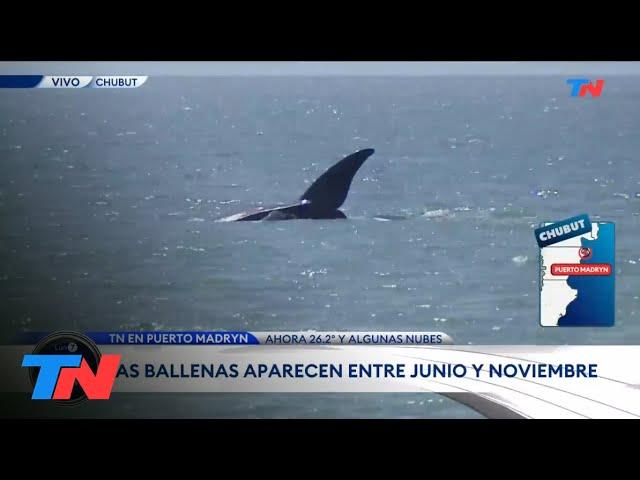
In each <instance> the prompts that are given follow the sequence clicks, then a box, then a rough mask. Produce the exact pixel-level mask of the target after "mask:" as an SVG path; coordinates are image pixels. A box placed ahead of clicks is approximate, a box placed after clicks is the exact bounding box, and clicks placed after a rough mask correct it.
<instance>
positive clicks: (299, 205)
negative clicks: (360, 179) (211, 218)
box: [221, 148, 374, 222]
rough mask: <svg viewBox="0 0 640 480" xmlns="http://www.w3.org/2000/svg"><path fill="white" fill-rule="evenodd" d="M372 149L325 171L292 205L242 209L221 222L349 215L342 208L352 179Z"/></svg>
mask: <svg viewBox="0 0 640 480" xmlns="http://www.w3.org/2000/svg"><path fill="white" fill-rule="evenodd" d="M373 152H374V150H373V149H372V148H367V149H365V150H360V151H358V152H355V153H352V154H351V155H349V156H347V157H345V158H343V159H342V160H340V161H339V162H338V163H336V164H335V165H334V166H332V167H331V168H329V170H327V171H326V172H324V173H323V174H322V175H321V176H320V177H319V178H318V179H317V180H316V181H315V182H313V184H312V185H311V186H310V187H309V188H308V189H307V191H306V192H304V193H303V194H302V196H301V197H300V199H299V200H298V201H297V202H296V203H293V204H291V205H286V206H281V207H275V208H266V209H259V210H255V211H253V212H242V213H238V214H236V215H232V216H230V217H227V218H224V219H222V220H221V221H227V222H247V221H259V220H267V221H270V220H293V219H303V218H304V219H314V220H320V219H339V218H347V217H346V215H345V214H344V213H342V212H341V211H340V210H339V208H340V207H341V206H342V204H343V203H344V201H345V200H346V199H347V194H348V193H349V188H350V187H351V182H352V180H353V177H354V176H355V174H356V172H357V171H358V169H359V168H360V167H361V166H362V164H363V163H364V162H365V160H366V159H367V158H369V157H370V156H371V155H372V154H373Z"/></svg>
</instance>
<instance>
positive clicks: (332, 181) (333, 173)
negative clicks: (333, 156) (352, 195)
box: [300, 148, 374, 211]
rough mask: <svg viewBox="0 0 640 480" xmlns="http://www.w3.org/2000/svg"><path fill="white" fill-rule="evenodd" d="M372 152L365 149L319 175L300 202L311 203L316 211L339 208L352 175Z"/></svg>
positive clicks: (347, 190)
mask: <svg viewBox="0 0 640 480" xmlns="http://www.w3.org/2000/svg"><path fill="white" fill-rule="evenodd" d="M373 152H374V150H373V149H372V148H367V149H364V150H360V151H358V152H356V153H352V154H351V155H349V156H348V157H345V158H343V159H342V160H340V161H339V162H338V163H336V164H335V165H334V166H333V167H331V168H330V169H329V170H327V171H326V172H324V173H323V174H322V175H320V177H318V179H317V180H316V181H315V182H313V184H311V186H310V187H309V188H308V189H307V191H306V192H304V194H303V195H302V196H301V197H300V200H307V201H309V202H311V206H312V208H313V209H314V210H316V211H317V210H322V211H331V210H336V209H338V208H340V206H341V205H342V204H343V203H344V201H345V200H346V198H347V194H348V193H349V187H350V186H351V181H352V180H353V177H354V175H355V174H356V172H357V171H358V169H359V168H360V167H361V166H362V164H363V163H364V161H365V160H366V159H367V158H369V157H370V156H371V155H372V154H373Z"/></svg>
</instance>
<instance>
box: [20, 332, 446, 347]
mask: <svg viewBox="0 0 640 480" xmlns="http://www.w3.org/2000/svg"><path fill="white" fill-rule="evenodd" d="M47 335H48V333H46V332H25V333H23V334H21V335H20V336H19V338H18V339H17V343H19V344H27V345H29V344H34V345H35V344H37V343H38V342H39V341H40V340H42V339H43V338H45V337H46V336H47ZM84 335H86V336H87V337H89V338H90V339H91V340H93V341H94V342H95V343H96V345H452V344H453V340H452V338H451V337H450V336H449V335H447V334H446V333H442V332H316V331H307V332H245V331H155V332H147V331H120V332H85V333H84Z"/></svg>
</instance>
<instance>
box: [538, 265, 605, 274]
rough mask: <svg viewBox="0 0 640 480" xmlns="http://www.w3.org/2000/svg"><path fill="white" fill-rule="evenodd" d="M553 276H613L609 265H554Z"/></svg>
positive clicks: (552, 268) (552, 267) (552, 266)
mask: <svg viewBox="0 0 640 480" xmlns="http://www.w3.org/2000/svg"><path fill="white" fill-rule="evenodd" d="M551 275H563V276H566V275H601V276H606V275H611V265H610V264H608V263H554V264H553V265H551Z"/></svg>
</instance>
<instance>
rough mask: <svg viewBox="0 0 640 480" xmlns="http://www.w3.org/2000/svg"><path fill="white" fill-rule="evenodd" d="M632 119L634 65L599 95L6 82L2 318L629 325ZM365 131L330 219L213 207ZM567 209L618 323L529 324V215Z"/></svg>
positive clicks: (0, 115) (8, 330)
mask: <svg viewBox="0 0 640 480" xmlns="http://www.w3.org/2000/svg"><path fill="white" fill-rule="evenodd" d="M639 129H640V83H639V82H638V78H637V77H611V78H608V79H607V81H606V86H605V89H604V91H603V94H602V96H601V97H600V98H595V99H594V98H586V99H581V98H572V97H570V96H569V87H568V86H567V85H566V84H565V78H564V77H555V76H536V77H518V76H514V77H411V78H392V77H388V78H385V77H351V78H309V77H291V78H282V77H255V78H246V77H237V78H223V77H209V78H185V77H153V78H151V79H150V80H149V81H148V82H147V83H146V84H145V85H144V86H143V87H142V88H139V89H134V90H80V91H76V90H59V91H58V90H20V91H8V90H4V91H0V162H1V164H0V299H1V302H0V313H1V315H2V323H1V325H2V327H1V328H2V330H0V333H1V334H2V336H4V337H6V338H8V337H9V336H10V335H12V334H14V333H15V332H17V331H20V330H24V329H27V330H56V329H60V328H65V329H75V330H84V331H87V330H118V329H232V330H259V331H268V330H307V329H315V330H396V331H397V330H424V331H434V330H437V331H444V332H446V333H448V334H449V335H451V336H452V337H453V339H454V341H455V342H456V343H458V344H566V343H579V344H584V343H586V344H637V343H638V342H640V326H639V325H638V320H639V317H640V315H639V314H638V311H639V308H640V299H639V295H640V288H639V287H640V250H639V249H638V239H639V238H640V168H639V167H640V162H639V158H638V157H639V154H638V152H639V151H640V135H639V134H638V132H639ZM369 147H370V148H374V149H375V150H376V152H375V154H374V155H373V156H372V157H370V158H369V159H368V160H367V162H366V163H365V164H364V165H363V167H362V168H361V169H360V171H359V172H358V174H357V175H356V177H355V179H354V182H353V185H352V188H351V191H350V194H349V196H348V198H347V201H346V203H345V205H344V207H343V209H342V210H343V211H344V212H345V214H346V215H347V216H348V217H349V219H348V220H346V221H310V220H306V221H288V222H240V223H218V222H216V221H215V220H217V219H219V218H222V217H224V216H227V215H231V214H233V213H236V212H239V211H242V210H246V209H250V208H256V207H259V206H270V205H276V204H279V203H288V202H290V201H291V200H295V199H297V198H298V197H299V195H300V194H301V193H302V192H304V190H305V189H306V188H307V187H308V186H309V183H310V182H312V181H313V180H314V179H315V178H317V177H318V176H319V175H320V174H321V173H322V172H323V171H324V170H325V169H326V168H328V167H329V166H331V165H332V164H333V163H335V162H336V161H338V160H339V159H340V158H342V157H343V156H345V155H347V154H349V153H352V152H353V151H356V150H358V149H361V148H369ZM579 213H588V214H589V215H590V217H591V219H592V220H607V221H613V222H615V224H616V241H617V250H616V252H617V258H616V275H617V279H616V300H617V312H616V325H615V327H613V328H604V329H589V328H574V329H571V328H555V329H552V328H546V329H545V328H541V327H540V326H539V323H538V321H539V320H538V279H537V271H538V264H537V262H538V250H537V245H536V242H535V239H534V235H533V228H534V227H535V226H537V224H538V223H539V222H541V221H548V220H557V219H562V218H566V217H569V216H573V215H576V214H579ZM116 397H117V396H116ZM110 405H111V407H96V406H91V405H86V406H82V407H78V409H77V410H76V411H77V412H78V415H80V416H81V415H92V414H95V413H96V412H97V411H98V412H99V413H101V414H104V415H117V414H123V412H126V413H125V414H126V415H131V416H136V415H143V414H151V415H153V416H175V415H176V414H177V412H184V411H188V412H191V413H190V414H192V415H194V416H205V417H206V416H213V417H217V416H221V417H225V416H226V417H229V416H231V417H307V416H308V417H359V416H378V417H442V416H450V415H456V416H474V415H475V414H474V413H473V412H471V411H469V410H467V409H466V408H465V407H461V406H458V405H456V404H455V403H454V402H452V401H449V400H447V399H442V398H440V397H439V396H437V395H423V394H415V395H413V394H412V395H407V394H398V395H391V394H384V395H371V394H366V395H347V394H341V395H338V394H332V395H319V394H318V395H285V394H279V395H266V394H265V395H253V394H252V395H249V394H246V395H245V394H242V395H241V394H234V395H199V396H194V395H183V396H172V397H171V398H169V397H168V396H165V397H163V398H158V396H156V397H153V398H148V397H144V396H140V398H139V399H135V398H134V399H130V398H129V397H126V398H124V397H123V398H120V397H118V398H116V399H115V400H114V401H113V402H112V403H110ZM30 408H36V407H30ZM38 408H43V409H44V408H45V407H38ZM43 411H44V410H43ZM66 413H67V412H65V414H66ZM47 414H51V415H56V413H55V412H54V411H53V410H52V411H48V413H47Z"/></svg>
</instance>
